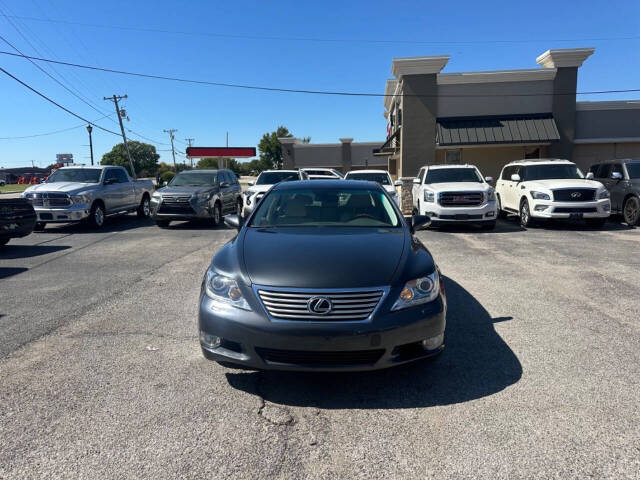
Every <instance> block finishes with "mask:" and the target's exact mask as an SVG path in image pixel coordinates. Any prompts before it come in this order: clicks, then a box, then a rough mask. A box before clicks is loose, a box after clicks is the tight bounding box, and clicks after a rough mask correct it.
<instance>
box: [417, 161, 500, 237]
mask: <svg viewBox="0 0 640 480" xmlns="http://www.w3.org/2000/svg"><path fill="white" fill-rule="evenodd" d="M491 181H493V179H492V178H491V177H487V178H483V177H482V175H481V174H480V171H479V170H478V169H477V168H476V167H475V166H473V165H431V166H428V167H422V168H421V169H420V172H419V173H418V176H417V177H416V178H415V179H414V180H413V190H412V193H413V213H414V214H419V215H427V216H429V217H431V225H433V226H438V225H443V224H445V223H476V224H479V225H482V227H483V228H486V229H489V230H491V229H493V228H495V226H496V217H497V208H496V201H495V200H496V197H495V194H494V191H493V188H492V187H491V185H489V183H488V182H491Z"/></svg>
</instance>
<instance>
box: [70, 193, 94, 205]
mask: <svg viewBox="0 0 640 480" xmlns="http://www.w3.org/2000/svg"><path fill="white" fill-rule="evenodd" d="M71 200H72V201H73V203H90V202H91V200H90V199H89V195H85V194H83V193H81V194H79V195H71Z"/></svg>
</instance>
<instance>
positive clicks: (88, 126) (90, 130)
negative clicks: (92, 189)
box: [87, 124, 93, 167]
mask: <svg viewBox="0 0 640 480" xmlns="http://www.w3.org/2000/svg"><path fill="white" fill-rule="evenodd" d="M92 131H93V127H92V126H91V124H89V125H87V132H89V151H90V152H91V166H92V167H93V140H91V132H92Z"/></svg>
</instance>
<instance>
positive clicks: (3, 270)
mask: <svg viewBox="0 0 640 480" xmlns="http://www.w3.org/2000/svg"><path fill="white" fill-rule="evenodd" d="M27 270H29V269H28V268H24V267H0V280H2V279H4V278H9V277H12V276H14V275H18V274H19V273H23V272H26V271H27ZM1 316H2V315H0V317H1Z"/></svg>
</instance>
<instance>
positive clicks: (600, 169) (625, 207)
mask: <svg viewBox="0 0 640 480" xmlns="http://www.w3.org/2000/svg"><path fill="white" fill-rule="evenodd" d="M591 175H593V179H594V180H597V181H598V182H600V183H602V184H603V185H604V186H605V187H606V188H607V190H609V193H610V194H611V213H621V214H622V216H623V218H624V221H625V222H626V223H628V224H629V225H631V226H633V225H638V223H639V222H640V159H633V160H632V159H617V160H607V161H606V162H602V163H597V164H595V165H591V168H589V173H588V174H587V176H588V177H591Z"/></svg>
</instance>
